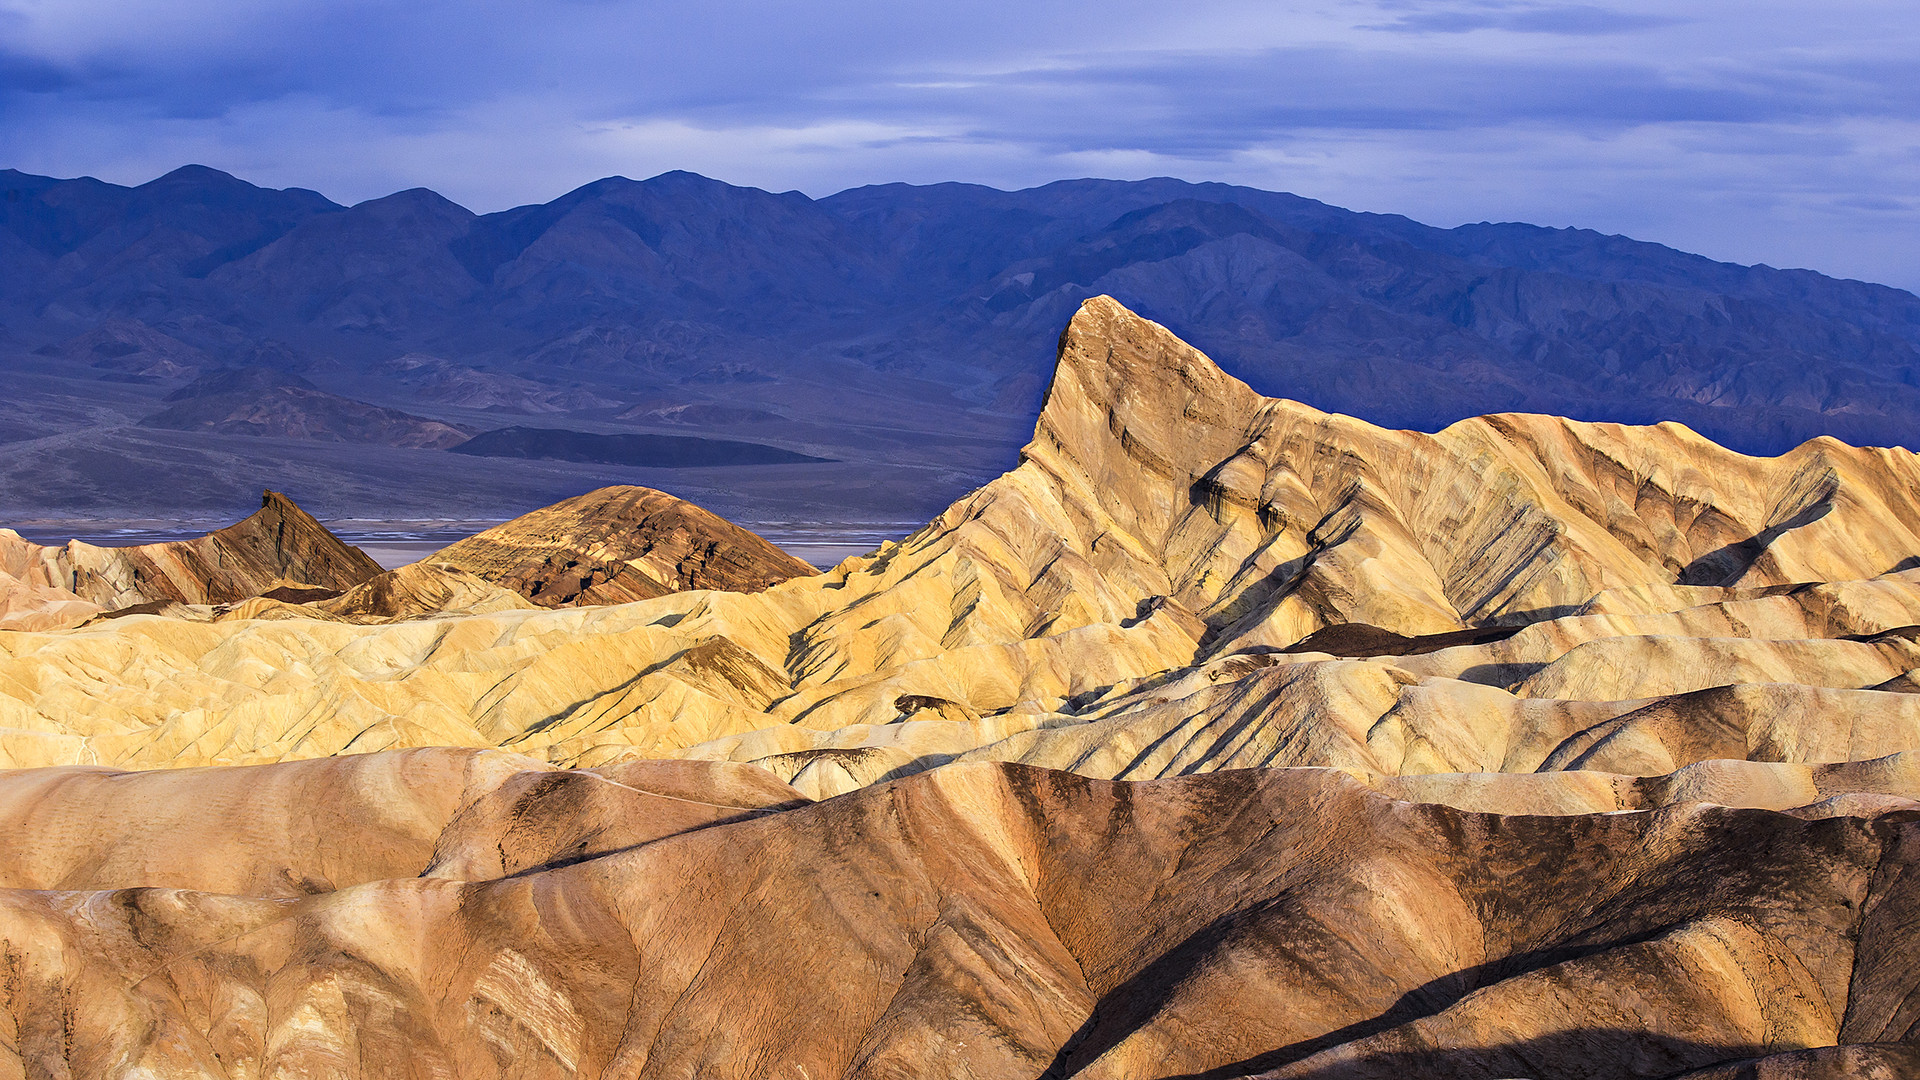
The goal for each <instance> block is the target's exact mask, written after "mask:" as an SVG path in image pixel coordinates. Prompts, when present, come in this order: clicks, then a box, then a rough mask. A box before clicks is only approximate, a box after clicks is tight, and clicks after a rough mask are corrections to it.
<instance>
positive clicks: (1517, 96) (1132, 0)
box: [0, 0, 1920, 291]
mask: <svg viewBox="0 0 1920 1080" xmlns="http://www.w3.org/2000/svg"><path fill="white" fill-rule="evenodd" d="M189 162H193V163H200V164H205V165H211V166H213V167H215V168H219V169H224V170H226V171H228V172H231V173H234V174H235V175H238V176H240V177H242V178H244V179H247V180H250V181H253V182H254V183H258V184H263V185H268V186H273V187H288V186H298V187H308V188H314V189H316V190H319V191H321V192H323V193H324V194H326V195H327V196H329V197H330V198H333V199H335V200H336V201H340V202H344V203H352V202H357V201H360V200H363V199H368V198H374V197H378V196H380V195H384V194H388V193H390V192H392V191H396V190H400V189H403V188H409V187H430V188H433V189H434V190H436V191H439V192H441V193H442V194H444V195H446V196H447V197H449V198H451V199H453V200H455V201H456V202H459V203H461V204H463V205H465V206H467V207H469V208H471V209H474V210H477V211H482V212H485V211H490V210H498V209H504V208H506V207H508V206H512V205H517V204H521V203H528V202H544V201H547V200H549V199H552V198H554V197H556V196H558V195H560V194H562V193H563V192H565V191H568V190H570V189H572V188H574V187H577V186H579V185H581V184H583V183H586V182H589V181H591V180H594V179H598V178H600V177H603V176H609V175H616V174H618V175H624V176H631V177H635V178H641V177H646V176H651V175H654V174H656V173H659V172H664V171H667V170H669V169H689V170H692V171H695V172H700V173H704V174H706V175H708V176H712V177H716V178H718V179H722V180H726V181H729V182H732V183H736V184H747V185H752V186H756V187H763V188H767V189H770V190H775V191H784V190H792V189H798V190H800V191H804V192H806V193H807V194H809V195H813V196H816V197H818V196H823V195H827V194H831V193H832V192H834V191H838V190H841V189H843V188H847V187H854V186H858V185H861V184H870V183H885V182H891V181H906V182H910V183H933V182H939V181H944V180H962V181H970V182H975V183H984V184H991V185H993V186H996V187H1002V188H1014V187H1026V186H1030V185H1034V184H1041V183H1045V182H1047V181H1050V180H1058V179H1064V178H1069V177H1081V176H1101V177H1111V178H1118V179H1136V178H1142V177H1147V176H1177V177H1180V178H1182V179H1186V180H1193V181H1203V180H1218V181H1226V182H1230V183H1238V184H1247V185H1251V186H1255V187H1261V188H1267V189H1270V190H1281V191H1292V192H1296V193H1298V194H1301V195H1306V196H1310V197H1312V198H1316V199H1322V200H1325V201H1327V202H1330V203H1334V204H1336V205H1339V206H1344V207H1348V208H1351V209H1356V210H1371V211H1379V212H1385V213H1400V214H1406V215H1408V216H1410V217H1413V218H1417V219H1419V220H1422V221H1426V222H1429V223H1431V224H1435V225H1443V226H1452V225H1458V224H1462V223H1466V222H1474V221H1483V220H1491V221H1529V222H1533V223H1536V224H1540V225H1551V226H1564V225H1576V226H1581V227H1585V228H1593V229H1599V230H1601V231H1603V232H1616V233H1623V234H1626V235H1629V236H1634V237H1637V238H1640V239H1644V240H1652V241H1657V242H1660V243H1665V244H1671V245H1673V246H1675V247H1679V248H1682V249H1685V250H1688V251H1695V252H1699V253H1701V254H1705V255H1709V256H1712V257H1714V258H1719V259H1726V260H1731V261H1736V262H1743V263H1754V262H1764V263H1767V264H1770V265H1773V266H1783V267H1784V266H1796V267H1808V268H1811V269H1815V270H1820V271H1822V272H1825V273H1829V274H1834V275H1837V276H1842V277H1856V278H1862V279H1865V280H1870V281H1878V282H1883V283H1886V284H1891V285H1896V286H1899V287H1902V288H1906V289H1911V290H1916V291H1920V4H1916V3H1913V2H1912V0H1822V2H1821V3H1819V4H1809V3H1807V2H1806V0H1792V2H1782V0H1737V2H1735V0H1725V2H1723V0H1667V2H1664V3H1659V2H1651V0H1620V2H1606V0H1600V2H1595V3H1560V2H1554V0H1432V2H1427V0H1314V2H1296V0H1264V2H1254V0H1188V2H1186V3H1184V4H1179V5H1175V4H1168V3H1165V2H1164V0H1156V2H1151V3H1149V2H1144V0H1102V2H1100V3H1084V2H1079V0H1071V2H1058V3H1050V2H1047V0H972V2H970V3H964V4H957V3H954V2H952V0H941V2H939V3H927V2H923V0H892V2H889V3H884V4H881V3H873V2H867V3H852V2H847V0H818V2H813V3H793V2H776V0H655V2H647V3H641V2H632V0H545V2H541V3H509V2H490V0H411V2H408V3H404V4H402V3H393V2H391V0H330V2H319V0H0V167H13V168H18V169H23V170H26V171H28V172H36V173H43V174H47V175H54V176H78V175H91V176H96V177H99V178H101V179H103V180H108V181H112V182H115V183H126V184H134V183H140V182H143V181H146V180H149V179H152V178H153V177H156V176H158V175H160V174H162V173H165V172H167V171H169V170H171V169H173V168H174V167H176V166H179V165H182V164H186V163H189Z"/></svg>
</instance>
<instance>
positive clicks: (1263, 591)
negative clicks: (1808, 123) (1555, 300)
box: [0, 298, 1920, 1080]
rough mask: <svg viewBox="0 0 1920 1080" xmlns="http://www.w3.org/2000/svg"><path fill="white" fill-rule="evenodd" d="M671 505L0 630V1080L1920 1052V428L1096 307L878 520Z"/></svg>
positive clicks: (1328, 1073) (921, 1070)
mask: <svg viewBox="0 0 1920 1080" xmlns="http://www.w3.org/2000/svg"><path fill="white" fill-rule="evenodd" d="M653 494H655V493H649V492H644V491H636V490H634V489H626V490H621V489H609V491H607V492H598V493H594V494H593V495H590V496H584V497H582V499H581V500H574V501H573V502H572V503H569V504H562V505H561V506H560V507H557V508H553V509H552V511H542V512H539V513H538V514H535V515H529V516H528V518H523V519H520V521H518V522H513V523H509V525H508V526H503V527H501V529H500V530H496V531H495V532H494V535H492V536H491V538H489V539H487V540H486V541H485V542H484V543H475V542H474V541H469V542H467V543H468V545H469V546H468V548H467V550H466V551H465V552H462V551H460V550H458V549H455V550H454V551H453V552H452V555H451V556H450V557H444V558H436V560H435V561H433V562H430V563H426V564H421V565H417V566H414V567H408V568H403V569H402V570H399V571H393V572H390V573H388V574H385V575H380V576H377V577H374V576H369V579H368V580H365V581H364V582H361V583H358V584H357V585H356V586H355V587H354V588H353V589H351V590H350V591H346V592H345V593H344V594H343V595H341V596H338V597H334V598H332V599H327V600H322V601H318V602H300V601H301V599H302V598H301V597H300V596H299V595H297V594H291V593H290V594H287V595H284V596H281V597H279V598H275V597H274V596H272V595H267V596H260V597H257V598H255V599H250V600H246V601H244V602H243V603H240V604H236V605H234V606H231V607H229V608H227V609H226V610H225V611H224V612H223V613H219V614H218V615H217V617H215V616H214V615H211V614H206V613H205V612H203V611H200V610H199V609H195V610H194V611H188V610H187V609H185V608H174V609H168V610H169V611H171V612H173V614H171V615H169V614H164V613H161V614H144V615H143V614H133V615H126V616H123V617H120V618H115V619H112V620H101V621H96V622H93V623H90V624H88V625H85V626H81V627H77V628H74V629H68V630H33V629H24V628H23V629H19V630H15V631H12V632H5V633H0V765H5V766H11V767H13V769H14V771H11V772H5V773H0V960H3V961H4V966H3V967H0V1077H6V1076H16V1075H18V1076H39V1075H61V1074H62V1070H64V1071H65V1074H66V1075H76V1076H79V1075H86V1076H113V1077H129V1078H131V1077H147V1076H155V1077H216V1076H217V1077H233V1076H260V1077H267V1076H309V1075H328V1076H351V1077H367V1078H372V1077H421V1078H425V1077H454V1076H457V1077H492V1076H501V1077H506V1076H512V1077H541V1076H554V1077H575V1076H633V1077H681V1076H702V1077H709V1076H710V1077H742V1078H747V1077H775V1076H790V1077H802V1076H812V1077H819V1076H840V1077H859V1078H876V1080H877V1078H881V1077H903V1076H913V1077H936V1076H937V1077H1008V1076H1025V1077H1042V1076H1046V1077H1061V1078H1065V1077H1077V1078H1086V1080H1094V1078H1100V1080H1119V1078H1141V1080H1146V1078H1158V1077H1211V1078H1217V1080H1225V1078H1232V1077H1271V1078H1279V1077H1290V1078H1305V1077H1313V1078H1322V1080H1324V1078H1332V1077H1392V1078H1394V1080H1399V1078H1403V1077H1408V1076H1421V1077H1425V1076H1437V1077H1462V1078H1466V1077H1503V1076H1504V1077H1516V1076H1530V1077H1537V1078H1542V1080H1545V1078H1559V1077H1567V1078H1575V1077H1578V1078H1592V1077H1646V1078H1653V1077H1673V1078H1678V1077H1682V1076H1686V1077H1712V1078H1721V1077H1729V1078H1730V1077H1749V1076H1750V1077H1782V1078H1785V1077H1796V1078H1798V1077H1839V1076H1853V1075H1862V1076H1878V1075H1885V1076H1905V1075H1910V1074H1913V1073H1914V1072H1915V1070H1916V1067H1920V956H1917V955H1916V952H1915V948H1914V945H1913V940H1914V938H1913V933H1914V929H1915V927H1920V681H1917V680H1920V629H1917V628H1920V459H1916V457H1915V455H1913V454H1910V453H1908V452H1906V451H1897V450H1871V449H1854V448H1849V447H1846V446H1843V445H1840V444H1838V443H1834V442H1831V441H1828V440H1816V441H1815V442H1813V443H1809V444H1807V445H1805V446H1803V447H1801V448H1799V449H1798V450H1795V451H1794V452H1792V453H1790V454H1787V455H1784V456H1782V457H1780V458H1774V459H1755V458H1748V457H1742V456H1740V455H1737V454H1733V453H1731V452H1729V451H1726V450H1724V449H1721V448H1719V447H1716V446H1714V445H1712V444H1710V443H1707V442H1705V441H1704V440H1702V439H1700V438H1699V437H1697V436H1695V435H1693V434H1692V433H1690V432H1688V431H1686V430H1685V429H1684V428H1680V427H1677V426H1674V425H1661V426H1659V427H1654V428H1625V427H1619V426H1615V425H1605V424H1584V423H1574V422H1570V421H1565V420H1559V419H1555V418H1551V417H1536V416H1495V417H1485V418H1481V419H1478V420H1472V421H1466V422H1463V423H1460V424H1456V425H1454V426H1452V427H1450V428H1448V429H1446V430H1444V431H1441V432H1438V433H1435V434H1420V433H1414V432H1392V431H1384V430H1381V429H1378V428H1374V427H1371V426H1369V425H1366V424H1364V423H1361V422H1360V421H1357V420H1353V419H1350V418H1346V417H1340V416H1332V415H1328V414H1324V413H1319V412H1316V411H1315V410H1312V409H1310V408H1307V407H1306V406H1303V405H1300V404H1297V403H1293V402H1287V401H1278V400H1273V399H1268V398H1263V397H1261V396H1259V395H1257V394H1255V393H1254V392H1253V391H1252V390H1250V389H1249V388H1247V387H1246V386H1245V385H1243V384H1241V383H1239V382H1237V381H1236V380H1233V379H1232V378H1230V377H1228V376H1227V375H1225V374H1224V373H1222V372H1221V371H1220V370H1219V369H1218V368H1217V367H1215V366H1214V365H1213V364H1212V363H1211V362H1209V361H1208V360H1207V359H1206V358H1205V357H1203V356H1201V355H1200V354H1199V353H1197V352H1194V351H1193V350H1192V349H1190V348H1188V347H1187V346H1185V345H1184V344H1182V343H1181V342H1179V341H1178V340H1177V339H1176V338H1174V337H1173V336H1172V335H1171V334H1169V333H1168V332H1166V331H1165V330H1164V329H1163V328H1160V327H1158V326H1155V325H1154V324H1152V323H1149V322H1147V321H1145V320H1142V319H1139V318H1138V317H1136V316H1134V315H1132V314H1131V313H1129V312H1127V311H1126V310H1125V309H1123V308H1121V307H1120V306H1119V305H1117V304H1115V303H1113V302H1112V301H1111V300H1106V299H1104V298H1103V299H1096V300H1093V301H1089V302H1088V303H1087V304H1086V305H1085V306H1083V308H1082V309H1081V311H1080V313H1079V314H1078V315H1077V316H1076V317H1075V318H1074V320H1073V322H1072V323H1071V324H1070V325H1069V327H1068V328H1067V331H1066V333H1065V334H1064V335H1063V336H1062V339H1061V348H1060V361H1059V366H1058V370H1057V371H1056V374H1055V378H1054V383H1053V387H1052V389H1051V391H1050V393H1049V396H1048V400H1047V405H1046V407H1045V410H1044V411H1043V413H1042V415H1041V417H1040V421H1039V423H1038V425H1037V427H1036V432H1035V437H1034V440H1033V442H1032V444H1031V445H1030V446H1029V447H1028V448H1027V449H1026V451H1025V452H1024V455H1023V458H1022V461H1021V463H1020V465H1019V466H1018V467H1017V468H1016V469H1014V470H1013V471H1012V472H1010V473H1008V474H1007V475H1005V476H1003V477H1001V478H999V479H998V480H995V481H993V482H992V483H990V484H988V485H986V486H985V487H983V488H981V489H980V490H978V491H976V492H974V493H973V494H971V495H969V496H968V497H966V498H965V499H963V500H961V501H960V502H958V503H956V504H955V505H954V506H953V507H951V508H950V509H948V510H947V511H946V512H945V513H944V514H942V515H941V516H940V517H939V518H938V519H937V520H936V521H934V522H933V523H931V524H930V525H929V526H927V527H926V528H925V529H923V530H921V531H920V532H919V533H917V534H915V535H914V536H912V537H910V538H908V539H906V540H904V541H901V542H899V543H893V544H888V545H884V546H883V547H882V548H881V549H880V550H879V551H877V552H875V553H874V554H873V555H871V556H868V557H865V558H859V559H850V560H847V561H846V562H843V563H842V564H841V565H840V566H838V567H836V568H835V569H833V570H832V571H829V572H827V573H825V574H821V575H817V576H806V577H797V576H795V577H790V578H789V579H787V580H779V581H775V580H772V579H771V577H769V580H759V579H754V578H752V575H751V574H749V573H748V572H747V571H748V570H749V569H751V568H752V567H754V566H758V565H759V564H757V563H755V562H754V561H753V560H751V559H739V558H733V557H729V558H726V559H716V558H715V556H714V554H713V553H714V552H715V551H718V550H721V548H719V547H703V546H702V545H703V544H705V543H707V540H704V539H701V538H702V537H706V538H709V539H711V538H714V537H716V536H720V535H723V532H722V531H721V530H716V529H713V528H711V527H709V526H707V525H706V524H704V519H699V518H697V517H696V516H694V515H693V514H692V511H691V510H690V509H682V507H684V505H685V504H679V505H677V506H675V505H672V504H663V503H659V502H657V500H654V499H652V498H651V496H652V495H653ZM660 498H662V499H664V498H666V497H665V496H661V497H660ZM662 506H665V507H666V509H665V510H664V511H663V510H661V509H660V507H662ZM662 513H669V514H672V515H678V516H677V517H675V518H674V520H675V521H679V522H682V524H679V525H671V526H668V527H665V528H661V527H658V526H659V522H660V521H661V518H660V514H662ZM543 515H544V516H543ZM715 520H717V519H715ZM689 521H691V522H693V524H685V522H689ZM635 522H642V523H644V524H645V525H646V529H647V531H648V533H649V535H658V536H662V537H665V539H664V540H662V541H661V543H660V544H658V545H656V547H655V548H654V549H653V551H652V552H649V553H648V554H647V555H646V556H645V557H643V558H639V559H635V558H633V557H632V556H631V555H627V556H622V557H621V558H619V559H615V558H613V557H612V556H611V555H609V554H608V552H611V551H614V550H615V549H616V548H617V547H618V546H619V545H618V544H617V543H615V538H616V537H618V536H631V535H633V529H634V523H635ZM722 524H723V525H724V523H722ZM728 528H731V527H730V526H728ZM482 536H483V537H485V536H487V534H482ZM480 539H481V538H479V537H476V538H475V540H476V541H477V540H480ZM726 550H730V551H751V550H752V549H751V545H748V546H746V547H740V546H738V545H735V546H732V547H727V548H726ZM12 566H13V564H12V563H10V564H8V569H9V572H11V569H12ZM754 572H755V573H758V572H760V571H758V570H755V571H754ZM795 573H797V571H796V572H795ZM768 574H769V575H771V571H768ZM728 575H734V576H732V577H729V576H728ZM742 575H744V576H742ZM783 576H784V575H783ZM723 579H725V580H724V581H723ZM15 580H16V581H17V582H20V583H22V588H23V589H27V590H31V589H33V588H36V587H43V586H45V585H47V584H48V583H47V582H41V581H38V580H37V579H33V578H32V577H31V575H28V574H16V575H15ZM727 582H731V583H732V584H730V585H727V587H726V588H714V587H700V586H703V585H705V586H720V585H723V584H726V583H727ZM56 584H57V583H56ZM536 584H537V585H538V586H539V587H538V588H537V589H536V588H535V587H534V586H535V585H536ZM687 586H694V588H691V589H688V588H687ZM729 590H737V591H729ZM23 596H24V597H25V599H23V600H22V601H21V602H22V603H23V604H24V603H29V602H31V601H32V599H33V598H32V597H31V596H28V595H26V594H24V593H23ZM636 597H645V598H636ZM629 598H634V599H631V602H613V601H620V600H625V599H629ZM529 601H531V602H529ZM561 605H564V606H561ZM188 616H191V617H188ZM370 751H378V752H370ZM363 752H365V753H363ZM131 770H148V771H131Z"/></svg>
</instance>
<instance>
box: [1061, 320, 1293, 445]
mask: <svg viewBox="0 0 1920 1080" xmlns="http://www.w3.org/2000/svg"><path fill="white" fill-rule="evenodd" d="M1264 402H1265V399H1264V398H1262V397H1261V396H1260V395H1259V394H1258V393H1255V392H1254V390H1253V389H1252V388H1251V387H1249V386H1248V385H1247V384H1246V383H1243V382H1241V381H1240V380H1239V379H1236V378H1234V377H1233V376H1231V375H1228V374H1227V373H1226V372H1224V371H1221V370H1220V368H1219V366H1218V365H1217V364H1215V363H1214V362H1213V361H1212V360H1209V359H1208V358H1207V357H1206V355H1205V354H1203V353H1201V352H1200V350H1198V349H1196V348H1194V347H1193V346H1191V345H1188V344H1187V343H1186V342H1184V341H1181V340H1180V339H1179V338H1178V337H1176V336H1175V335H1174V333H1173V332H1172V331H1171V330H1168V329H1167V328H1166V327H1164V326H1161V325H1160V324H1159V323H1156V322H1153V321H1151V320H1148V319H1143V318H1141V317H1140V316H1138V315H1136V314H1134V313H1133V312H1131V311H1129V310H1127V308H1126V307H1124V306H1123V305H1121V303H1120V302H1119V301H1117V300H1115V299H1114V298H1113V297H1111V296H1096V297H1094V298H1092V299H1090V300H1088V301H1086V302H1085V303H1083V304H1081V305H1080V310H1079V311H1078V312H1077V313H1075V315H1074V316H1073V319H1072V321H1070V322H1068V323H1067V328H1066V331H1065V332H1064V333H1062V334H1061V335H1060V354H1059V360H1058V361H1057V362H1056V364H1055V366H1054V372H1053V384H1052V386H1051V387H1049V388H1048V390H1047V402H1046V405H1045V407H1044V408H1042V409H1041V412H1040V421H1039V423H1038V425H1037V426H1036V428H1035V430H1034V440H1033V442H1032V443H1031V444H1030V445H1029V446H1028V447H1027V450H1026V456H1027V457H1028V458H1031V459H1037V460H1041V461H1042V462H1043V463H1046V464H1050V465H1054V466H1064V465H1066V464H1068V461H1071V462H1072V463H1075V464H1077V465H1078V467H1079V468H1080V469H1081V470H1082V471H1085V472H1086V473H1087V474H1088V475H1090V476H1092V477H1094V478H1095V479H1099V478H1100V477H1101V476H1102V475H1103V473H1104V474H1108V475H1111V474H1113V473H1115V472H1116V470H1121V469H1122V462H1123V461H1128V462H1131V463H1132V466H1133V467H1137V468H1144V469H1146V470H1147V471H1148V472H1151V473H1154V474H1156V475H1158V476H1160V477H1163V478H1166V479H1173V480H1179V479H1181V478H1185V479H1187V480H1191V479H1192V478H1193V477H1194V476H1197V475H1198V474H1199V473H1200V472H1202V471H1204V470H1206V469H1207V468H1209V467H1211V466H1212V465H1213V464H1215V463H1217V462H1219V461H1221V460H1222V459H1224V458H1227V457H1230V456H1232V455H1233V454H1234V453H1235V452H1237V451H1238V450H1239V449H1240V448H1241V447H1242V446H1243V445H1245V442H1246V439H1247V434H1248V429H1249V426H1250V425H1251V423H1252V421H1253V418H1254V416H1255V415H1256V414H1257V413H1258V412H1259V410H1260V407H1261V406H1262V404H1263V403H1264ZM1056 456H1064V458H1066V459H1068V461H1049V460H1048V459H1050V458H1054V457H1056Z"/></svg>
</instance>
